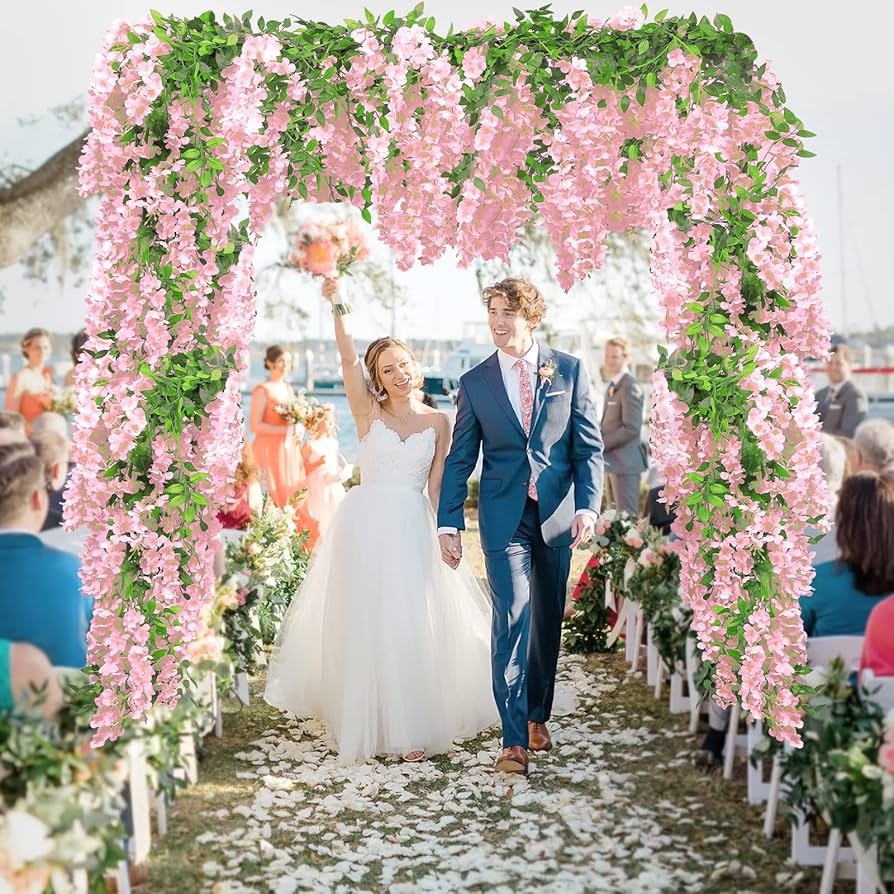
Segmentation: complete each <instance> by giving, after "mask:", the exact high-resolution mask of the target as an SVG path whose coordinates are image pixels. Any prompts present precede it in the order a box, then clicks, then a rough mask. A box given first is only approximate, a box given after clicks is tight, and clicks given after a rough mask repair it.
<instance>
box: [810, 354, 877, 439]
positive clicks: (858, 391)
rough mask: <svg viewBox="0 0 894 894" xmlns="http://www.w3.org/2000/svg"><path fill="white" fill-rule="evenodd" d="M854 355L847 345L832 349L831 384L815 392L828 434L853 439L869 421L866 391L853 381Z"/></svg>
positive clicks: (828, 372) (830, 364)
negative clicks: (867, 420) (855, 433)
mask: <svg viewBox="0 0 894 894" xmlns="http://www.w3.org/2000/svg"><path fill="white" fill-rule="evenodd" d="M853 367H854V353H853V351H851V349H850V348H849V347H848V346H847V345H845V344H838V345H834V346H833V347H832V352H831V353H830V355H829V362H828V363H827V364H826V375H827V376H828V378H829V384H828V385H826V386H824V387H823V388H820V390H819V391H817V392H816V411H817V414H818V415H819V420H820V424H821V425H822V427H823V431H824V432H825V433H826V434H827V435H844V436H845V437H847V438H852V437H853V436H854V432H855V431H856V429H857V426H858V425H859V424H860V423H861V422H862V421H863V420H864V419H865V418H866V410H867V407H868V401H867V399H866V392H865V391H864V390H863V389H862V388H860V387H859V386H858V385H855V384H854V383H853V382H852V381H851V377H850V376H851V371H852V370H853Z"/></svg>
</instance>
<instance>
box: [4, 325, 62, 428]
mask: <svg viewBox="0 0 894 894" xmlns="http://www.w3.org/2000/svg"><path fill="white" fill-rule="evenodd" d="M21 345H22V354H24V356H25V365H24V366H23V367H22V368H21V369H20V370H19V371H18V372H17V373H15V375H13V377H12V378H11V379H10V380H9V386H8V387H7V389H6V402H5V406H4V409H5V410H11V411H13V412H15V413H21V415H22V416H23V417H24V419H25V434H26V435H29V434H31V423H32V422H33V421H34V420H35V419H36V418H37V417H38V416H40V414H41V413H45V412H46V411H47V410H49V409H50V407H51V405H52V403H53V398H54V397H55V394H56V390H55V388H54V386H53V372H52V370H51V369H50V368H49V367H48V366H47V365H46V363H47V360H49V359H50V353H51V351H52V349H53V348H52V345H51V344H50V333H49V332H47V330H46V329H39V328H34V329H29V330H28V331H27V332H26V333H25V335H24V336H23V337H22V342H21Z"/></svg>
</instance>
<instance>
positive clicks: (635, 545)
mask: <svg viewBox="0 0 894 894" xmlns="http://www.w3.org/2000/svg"><path fill="white" fill-rule="evenodd" d="M624 543H626V544H627V545H628V546H629V547H631V548H632V549H640V548H641V547H642V546H643V544H644V543H645V541H644V540H643V537H642V534H640V532H639V531H637V530H636V528H631V529H630V530H629V531H628V532H627V533H626V534H625V535H624Z"/></svg>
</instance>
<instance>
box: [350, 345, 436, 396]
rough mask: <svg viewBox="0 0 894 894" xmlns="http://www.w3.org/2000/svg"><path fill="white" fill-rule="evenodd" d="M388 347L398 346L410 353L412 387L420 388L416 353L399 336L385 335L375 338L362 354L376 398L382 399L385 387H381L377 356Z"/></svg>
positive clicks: (419, 372)
mask: <svg viewBox="0 0 894 894" xmlns="http://www.w3.org/2000/svg"><path fill="white" fill-rule="evenodd" d="M388 348H400V350H402V351H406V352H407V353H408V354H409V355H410V359H411V360H412V361H413V387H414V388H421V387H422V382H423V378H422V371H421V370H420V369H419V362H418V361H417V360H416V355H415V354H414V353H413V352H412V351H411V350H410V346H409V345H408V344H407V343H406V342H405V341H401V340H400V339H399V338H392V337H391V336H390V335H386V336H385V337H384V338H377V339H376V340H375V341H374V342H372V343H371V344H370V346H369V347H368V348H367V349H366V353H365V354H364V355H363V364H364V366H365V367H366V371H367V372H368V373H369V381H370V384H371V385H372V389H373V393H374V394H375V396H376V398H377V399H378V400H383V399H384V398H385V396H386V394H385V389H384V387H382V380H381V379H380V378H379V358H380V357H381V356H382V354H383V353H384V352H385V351H387V350H388Z"/></svg>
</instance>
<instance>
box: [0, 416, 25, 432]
mask: <svg viewBox="0 0 894 894" xmlns="http://www.w3.org/2000/svg"><path fill="white" fill-rule="evenodd" d="M0 431H17V432H21V433H22V434H23V435H24V434H25V417H24V416H23V415H22V414H21V413H17V412H15V410H0Z"/></svg>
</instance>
